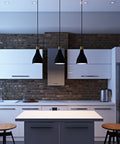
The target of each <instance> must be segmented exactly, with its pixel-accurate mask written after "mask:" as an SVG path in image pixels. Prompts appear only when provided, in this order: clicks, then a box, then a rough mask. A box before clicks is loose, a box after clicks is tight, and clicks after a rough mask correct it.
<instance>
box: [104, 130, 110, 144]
mask: <svg viewBox="0 0 120 144" xmlns="http://www.w3.org/2000/svg"><path fill="white" fill-rule="evenodd" d="M108 133H109V132H108V131H107V133H106V136H105V141H104V144H106V141H107V136H108Z"/></svg>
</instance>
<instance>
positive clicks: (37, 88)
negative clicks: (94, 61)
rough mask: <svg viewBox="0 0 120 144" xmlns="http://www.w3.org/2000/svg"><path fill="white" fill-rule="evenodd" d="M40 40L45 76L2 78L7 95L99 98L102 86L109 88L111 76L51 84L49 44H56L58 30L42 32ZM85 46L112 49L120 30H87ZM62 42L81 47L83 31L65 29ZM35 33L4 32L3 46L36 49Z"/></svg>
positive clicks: (118, 42)
mask: <svg viewBox="0 0 120 144" xmlns="http://www.w3.org/2000/svg"><path fill="white" fill-rule="evenodd" d="M39 44H40V47H41V48H42V49H44V52H43V55H44V67H43V73H44V75H43V77H44V78H43V79H42V80H36V79H35V80H22V79H21V80H12V79H11V80H0V87H2V88H3V99H22V97H23V96H25V97H26V98H28V99H29V98H35V99H42V100H53V99H54V100H99V97H100V89H105V88H107V80H67V79H66V80H65V86H61V87H53V86H47V48H56V47H57V44H58V33H53V32H52V33H45V34H41V35H39ZM83 44H84V47H85V49H111V48H113V47H114V46H119V45H120V35H119V34H85V35H83ZM61 45H62V47H64V48H65V50H67V49H68V48H69V49H74V48H75V49H77V48H78V49H79V46H80V35H79V34H72V33H61ZM35 47H36V35H35V34H0V49H35Z"/></svg>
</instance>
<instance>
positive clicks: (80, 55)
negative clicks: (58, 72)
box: [76, 46, 87, 64]
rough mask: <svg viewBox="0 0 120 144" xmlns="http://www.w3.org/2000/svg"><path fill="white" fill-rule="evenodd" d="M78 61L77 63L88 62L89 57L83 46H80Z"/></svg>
mask: <svg viewBox="0 0 120 144" xmlns="http://www.w3.org/2000/svg"><path fill="white" fill-rule="evenodd" d="M76 63H77V64H87V58H86V56H85V54H84V50H83V47H82V46H80V53H79V55H78V58H77V61H76Z"/></svg>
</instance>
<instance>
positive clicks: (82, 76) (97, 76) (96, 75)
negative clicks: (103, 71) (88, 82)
mask: <svg viewBox="0 0 120 144" xmlns="http://www.w3.org/2000/svg"><path fill="white" fill-rule="evenodd" d="M81 77H99V75H81Z"/></svg>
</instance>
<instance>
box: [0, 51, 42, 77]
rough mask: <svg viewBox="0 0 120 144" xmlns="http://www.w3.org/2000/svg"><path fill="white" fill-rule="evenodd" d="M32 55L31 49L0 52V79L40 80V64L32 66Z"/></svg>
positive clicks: (33, 52)
mask: <svg viewBox="0 0 120 144" xmlns="http://www.w3.org/2000/svg"><path fill="white" fill-rule="evenodd" d="M40 53H41V54H42V50H40ZM34 54H35V50H32V49H9V50H5V49H4V50H0V79H42V77H43V75H42V64H39V65H35V64H32V59H33V56H34ZM6 55H7V56H6Z"/></svg>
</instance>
